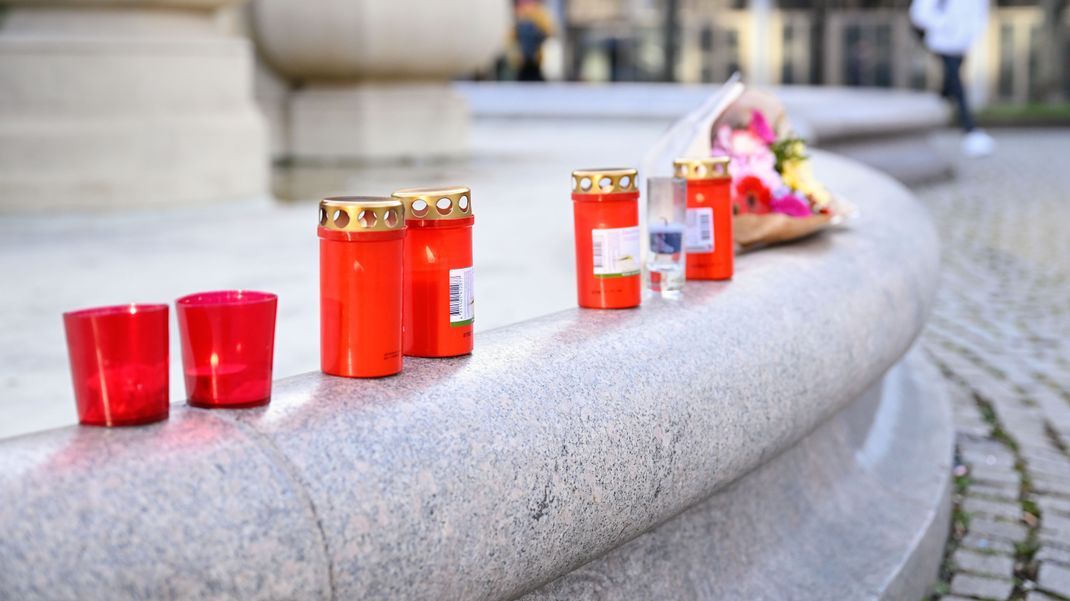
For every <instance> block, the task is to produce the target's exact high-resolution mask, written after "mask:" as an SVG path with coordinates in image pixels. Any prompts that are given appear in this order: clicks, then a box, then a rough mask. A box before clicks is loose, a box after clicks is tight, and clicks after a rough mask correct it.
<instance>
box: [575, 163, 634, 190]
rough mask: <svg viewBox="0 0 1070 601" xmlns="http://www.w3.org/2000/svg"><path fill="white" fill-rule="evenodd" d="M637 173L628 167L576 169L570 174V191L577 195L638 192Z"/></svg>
mask: <svg viewBox="0 0 1070 601" xmlns="http://www.w3.org/2000/svg"><path fill="white" fill-rule="evenodd" d="M638 176H639V172H638V171H636V170H635V169H631V168H629V167H605V168H601V169H577V170H575V171H573V172H572V191H573V192H575V193H577V194H612V193H614V192H636V191H638V190H639V182H637V181H636V180H637V179H639V177H638Z"/></svg>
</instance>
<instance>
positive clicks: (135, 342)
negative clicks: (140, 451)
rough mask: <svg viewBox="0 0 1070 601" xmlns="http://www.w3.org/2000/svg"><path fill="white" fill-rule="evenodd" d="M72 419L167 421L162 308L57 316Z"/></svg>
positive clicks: (118, 423) (99, 423) (100, 423)
mask: <svg viewBox="0 0 1070 601" xmlns="http://www.w3.org/2000/svg"><path fill="white" fill-rule="evenodd" d="M63 326H64V329H65V330H66V332H67V352H68V354H69V355H70V360H71V379H72V380H73V383H74V399H75V403H76V404H77V406H78V421H79V422H81V423H82V424H85V425H90V426H108V427H111V426H135V425H139V424H147V423H150V422H155V421H160V420H163V419H167V412H168V388H167V384H168V382H167V370H168V364H167V348H168V347H167V305H138V304H130V305H117V306H113V307H97V308H93V309H82V310H80V311H71V312H69V313H64V314H63Z"/></svg>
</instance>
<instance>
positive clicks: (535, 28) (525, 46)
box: [515, 0, 554, 81]
mask: <svg viewBox="0 0 1070 601" xmlns="http://www.w3.org/2000/svg"><path fill="white" fill-rule="evenodd" d="M515 34H516V45H517V50H519V52H518V55H519V62H520V65H519V67H518V69H517V74H516V78H517V79H518V80H520V81H546V78H545V77H544V76H543V74H542V45H543V43H544V42H545V41H546V40H547V39H549V38H550V36H552V35H553V34H554V17H553V15H552V14H551V13H550V11H549V9H547V8H546V5H545V4H543V3H542V2H541V1H540V0H518V1H517V3H516V29H515Z"/></svg>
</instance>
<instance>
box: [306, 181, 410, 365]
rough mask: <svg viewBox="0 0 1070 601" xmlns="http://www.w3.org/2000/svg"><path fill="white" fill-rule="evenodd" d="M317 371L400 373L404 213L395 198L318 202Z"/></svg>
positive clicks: (345, 197)
mask: <svg viewBox="0 0 1070 601" xmlns="http://www.w3.org/2000/svg"><path fill="white" fill-rule="evenodd" d="M317 232H318V234H319V238H320V368H321V369H322V370H323V372H324V373H326V374H330V375H334V376H345V377H349V378H375V377H380V376H389V375H392V374H396V373H398V372H400V371H401V366H402V354H401V351H402V347H401V341H402V339H401V310H402V261H403V259H402V257H403V256H404V243H405V215H404V212H403V207H402V204H401V201H400V200H397V199H396V198H379V197H362V196H339V197H333V198H325V199H323V200H322V201H320V219H319V228H318V229H317Z"/></svg>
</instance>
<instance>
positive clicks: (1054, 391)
mask: <svg viewBox="0 0 1070 601" xmlns="http://www.w3.org/2000/svg"><path fill="white" fill-rule="evenodd" d="M997 140H998V142H999V145H1000V148H999V153H998V155H996V156H994V157H991V158H988V159H984V160H979V161H972V162H963V163H961V164H960V165H959V170H958V174H959V175H958V178H957V179H956V180H955V181H953V182H949V183H946V184H939V185H932V186H927V187H923V188H920V189H919V190H918V192H919V195H920V196H921V197H922V199H923V200H924V201H926V202H927V204H928V205H929V206H930V207H931V209H932V211H933V213H934V215H935V217H936V219H937V221H938V223H939V226H940V229H941V232H942V235H943V239H944V274H943V278H944V281H943V286H942V288H941V291H940V295H939V300H938V302H937V306H936V309H935V312H934V315H933V317H932V320H931V322H930V326H929V327H928V329H927V331H926V333H925V335H924V337H923V343H924V345H925V349H926V350H927V351H928V352H929V353H930V355H931V356H932V358H933V359H934V360H935V361H936V363H937V364H938V365H939V366H940V368H941V369H942V370H943V372H944V374H945V376H946V377H947V380H948V383H949V386H950V392H951V394H952V400H953V403H954V411H955V422H956V427H957V453H958V457H957V458H958V461H957V464H958V465H957V466H956V476H957V484H958V494H957V495H956V499H955V502H956V511H955V523H954V529H953V530H954V531H953V533H952V538H951V540H950V541H949V544H948V549H947V561H946V562H945V566H944V572H943V574H942V582H940V583H939V584H938V585H937V587H936V591H935V593H934V595H933V599H942V600H944V601H958V600H961V599H1015V600H1019V599H1023V600H1026V601H1050V600H1052V599H1070V169H1067V168H1066V162H1065V161H1066V159H1065V157H1066V156H1067V154H1068V153H1070V131H1068V130H1062V131H1040V130H1028V131H1026V130H1022V131H1017V130H1008V131H1001V132H998V134H997ZM1060 165H1062V166H1061V167H1060Z"/></svg>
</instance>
